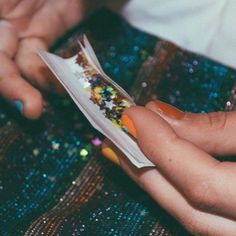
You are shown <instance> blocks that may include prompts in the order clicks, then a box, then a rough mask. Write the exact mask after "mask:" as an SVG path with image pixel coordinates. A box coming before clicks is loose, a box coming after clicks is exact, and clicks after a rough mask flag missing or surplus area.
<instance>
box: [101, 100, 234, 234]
mask: <svg viewBox="0 0 236 236" xmlns="http://www.w3.org/2000/svg"><path fill="white" fill-rule="evenodd" d="M124 117H125V119H124ZM127 120H128V121H129V122H127ZM235 120H236V113H234V112H228V113H224V112H219V113H210V114H191V113H183V112H181V111H179V110H177V109H176V108H173V107H171V106H169V105H167V104H165V103H162V102H150V103H149V104H147V106H146V108H144V107H132V108H129V109H127V110H126V111H125V113H124V115H123V123H124V124H125V125H126V124H128V125H126V126H127V127H128V129H129V130H130V131H131V133H132V134H133V135H134V136H135V137H136V138H137V142H138V144H139V146H140V147H141V149H142V150H143V152H144V153H145V154H146V156H148V157H149V158H150V160H151V161H152V162H153V163H155V164H156V168H144V169H137V168H135V167H134V166H133V165H132V164H130V162H129V161H128V160H127V159H126V158H125V157H124V156H122V154H120V153H119V152H118V151H117V149H114V147H113V149H112V150H111V149H110V148H109V147H108V146H110V145H111V144H109V143H108V144H107V143H105V144H104V147H103V152H104V154H105V155H107V156H109V157H110V158H113V160H114V159H117V157H119V158H118V160H119V163H120V165H121V166H122V167H123V168H124V169H125V171H126V172H127V173H128V175H129V176H131V178H133V179H134V180H135V181H136V182H137V183H138V184H139V185H140V186H141V187H142V188H144V189H145V190H146V191H147V192H148V193H149V194H150V195H151V196H152V197H153V199H154V200H155V201H157V202H158V203H159V204H160V205H161V206H162V207H163V208H165V209H166V210H167V211H168V212H169V213H170V214H172V215H173V216H174V217H175V218H176V219H177V220H178V221H179V222H180V223H181V224H183V225H184V226H185V227H186V229H187V230H189V231H190V232H192V233H193V234H197V235H214V236H217V235H230V236H231V235H236V221H235V220H236V188H235V183H236V163H232V162H220V161H218V160H216V159H215V158H213V157H212V156H211V155H210V154H209V153H214V154H224V155H225V154H235V153H236V145H235V143H236V133H235V132H236V125H235ZM108 151H109V152H108ZM116 161H117V160H116Z"/></svg>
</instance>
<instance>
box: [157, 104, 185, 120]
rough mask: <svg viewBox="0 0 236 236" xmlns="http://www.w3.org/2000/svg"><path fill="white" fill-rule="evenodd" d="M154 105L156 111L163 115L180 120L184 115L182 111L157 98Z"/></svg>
mask: <svg viewBox="0 0 236 236" xmlns="http://www.w3.org/2000/svg"><path fill="white" fill-rule="evenodd" d="M155 106H156V109H157V112H159V113H162V114H163V115H166V116H168V117H170V118H172V119H176V120H181V119H182V118H183V117H184V112H182V111H181V110H179V109H177V108H176V107H174V106H171V105H169V104H167V103H165V102H161V101H158V100H157V101H155Z"/></svg>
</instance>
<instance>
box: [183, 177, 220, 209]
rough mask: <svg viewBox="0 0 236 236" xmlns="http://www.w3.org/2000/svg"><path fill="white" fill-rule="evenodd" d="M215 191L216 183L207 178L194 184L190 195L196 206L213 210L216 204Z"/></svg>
mask: <svg viewBox="0 0 236 236" xmlns="http://www.w3.org/2000/svg"><path fill="white" fill-rule="evenodd" d="M215 193H216V191H215V187H214V184H213V183H212V182H211V181H209V180H206V181H202V182H200V183H197V184H195V185H193V186H192V187H191V188H190V189H189V193H188V195H189V198H190V202H191V203H192V205H193V206H194V207H196V208H198V209H203V210H211V209H212V208H214V207H215V205H216V202H215Z"/></svg>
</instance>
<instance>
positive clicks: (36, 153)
mask: <svg viewBox="0 0 236 236" xmlns="http://www.w3.org/2000/svg"><path fill="white" fill-rule="evenodd" d="M33 155H34V156H38V155H39V149H38V148H35V149H33Z"/></svg>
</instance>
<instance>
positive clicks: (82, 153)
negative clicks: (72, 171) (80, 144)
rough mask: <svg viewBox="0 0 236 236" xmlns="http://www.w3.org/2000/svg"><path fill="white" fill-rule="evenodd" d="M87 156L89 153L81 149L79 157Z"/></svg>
mask: <svg viewBox="0 0 236 236" xmlns="http://www.w3.org/2000/svg"><path fill="white" fill-rule="evenodd" d="M88 154H89V152H88V150H87V149H85V148H83V149H81V151H80V156H81V157H86V156H88Z"/></svg>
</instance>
